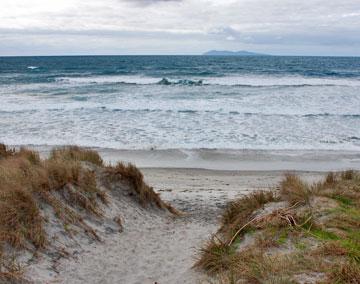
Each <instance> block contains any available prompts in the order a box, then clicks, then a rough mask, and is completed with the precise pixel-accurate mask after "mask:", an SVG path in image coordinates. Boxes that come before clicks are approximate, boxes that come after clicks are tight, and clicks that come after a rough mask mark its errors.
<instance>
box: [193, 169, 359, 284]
mask: <svg viewBox="0 0 360 284" xmlns="http://www.w3.org/2000/svg"><path fill="white" fill-rule="evenodd" d="M274 204H275V205H276V204H278V205H279V204H281V205H282V206H281V207H280V208H279V206H277V207H276V206H274ZM265 208H266V209H265ZM245 239H247V243H244V242H245ZM249 239H250V241H249ZM195 267H197V268H200V269H203V270H205V271H206V272H207V273H209V274H210V275H211V276H212V277H213V278H214V279H215V280H214V281H212V282H211V283H300V282H304V281H305V282H306V283H360V173H358V172H355V171H346V172H342V173H329V174H328V175H327V176H326V178H325V179H324V180H323V181H321V182H319V183H314V184H308V183H306V182H304V181H303V180H301V179H300V178H299V177H297V176H295V175H286V176H285V178H284V179H283V181H282V182H281V183H280V184H279V192H278V193H277V195H274V194H273V193H269V192H256V193H254V194H251V195H249V196H247V197H243V198H240V199H238V200H235V201H233V202H231V203H230V204H229V205H228V206H227V208H226V209H225V211H224V214H223V218H222V224H221V227H220V229H219V231H218V233H217V234H216V235H215V236H213V237H212V238H211V239H210V240H209V241H208V242H207V243H206V244H205V245H204V246H203V248H202V249H201V250H200V252H199V259H198V261H197V262H196V264H195Z"/></svg>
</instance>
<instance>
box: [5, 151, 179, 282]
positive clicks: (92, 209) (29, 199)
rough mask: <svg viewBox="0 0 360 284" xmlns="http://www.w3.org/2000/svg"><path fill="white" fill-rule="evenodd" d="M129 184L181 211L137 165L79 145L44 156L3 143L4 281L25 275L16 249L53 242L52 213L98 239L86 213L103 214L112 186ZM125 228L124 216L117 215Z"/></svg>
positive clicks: (148, 200)
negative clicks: (107, 161) (106, 159)
mask: <svg viewBox="0 0 360 284" xmlns="http://www.w3.org/2000/svg"><path fill="white" fill-rule="evenodd" d="M125 189H126V190H130V192H131V194H130V195H131V197H132V199H133V200H134V202H137V203H139V205H141V206H142V207H154V208H159V209H163V210H167V211H170V212H171V213H174V214H177V213H178V212H177V211H176V210H175V209H174V208H173V207H171V206H170V205H168V204H166V203H165V202H163V201H162V200H161V199H160V197H159V195H158V194H157V193H155V192H154V190H153V188H152V187H150V186H148V185H147V184H146V183H145V182H144V179H143V175H142V173H141V172H140V171H139V170H138V169H137V168H136V167H135V166H133V165H131V164H129V165H125V164H123V163H118V164H117V165H115V166H110V165H105V164H104V162H103V160H102V159H101V157H100V156H99V154H98V153H97V152H95V151H91V150H86V149H81V148H79V147H65V148H59V149H54V150H53V151H52V152H51V154H50V156H49V157H48V158H46V159H41V158H40V156H39V154H38V153H36V152H34V151H30V150H28V149H25V148H22V149H20V150H14V149H10V148H8V147H6V146H5V145H3V144H0V282H2V281H13V282H16V281H20V282H21V281H24V280H23V279H22V274H23V268H22V267H21V266H19V265H18V264H17V261H16V253H17V252H19V251H27V252H31V253H33V254H34V255H36V254H37V253H38V252H41V251H42V252H43V251H46V250H47V249H48V248H49V247H50V246H51V245H52V240H49V238H48V234H47V230H46V227H47V226H48V225H49V224H50V221H49V220H51V217H52V216H54V218H55V219H56V222H58V223H60V224H61V226H62V227H63V229H64V231H65V232H66V233H67V234H68V235H69V237H71V236H73V235H74V234H76V233H79V232H81V233H83V234H85V235H87V236H88V237H89V238H91V239H93V240H95V241H100V237H99V235H98V233H97V232H96V230H95V229H94V228H93V227H92V226H91V225H89V223H88V222H86V221H85V219H86V218H87V217H91V218H96V219H99V220H101V218H102V217H103V214H104V208H105V207H106V206H107V205H108V204H109V203H111V201H112V200H111V199H110V197H109V196H111V195H112V194H113V193H114V191H122V190H125ZM115 221H116V222H117V223H118V225H119V228H121V226H122V224H121V218H118V219H116V220H115Z"/></svg>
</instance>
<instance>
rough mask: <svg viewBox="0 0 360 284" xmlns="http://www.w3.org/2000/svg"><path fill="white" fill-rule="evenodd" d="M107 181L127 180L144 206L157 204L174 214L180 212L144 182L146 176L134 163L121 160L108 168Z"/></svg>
mask: <svg viewBox="0 0 360 284" xmlns="http://www.w3.org/2000/svg"><path fill="white" fill-rule="evenodd" d="M105 176H106V179H107V181H125V182H127V183H128V184H129V185H130V188H131V189H133V190H134V193H135V194H136V196H137V197H138V199H139V202H140V204H141V205H142V206H144V207H146V206H148V205H152V204H154V205H156V206H157V207H158V208H161V209H167V210H168V211H170V212H171V213H173V214H176V215H178V214H180V213H179V212H178V211H177V210H176V209H175V208H173V207H172V206H170V205H169V204H167V203H165V202H164V201H162V200H161V198H160V196H159V194H158V193H156V192H155V191H154V189H153V188H152V187H151V186H149V185H147V184H146V183H145V182H144V176H143V174H142V173H141V172H140V170H139V169H138V168H137V167H135V166H134V165H133V164H124V163H121V162H119V163H118V164H117V165H116V166H115V167H107V168H106V175H105Z"/></svg>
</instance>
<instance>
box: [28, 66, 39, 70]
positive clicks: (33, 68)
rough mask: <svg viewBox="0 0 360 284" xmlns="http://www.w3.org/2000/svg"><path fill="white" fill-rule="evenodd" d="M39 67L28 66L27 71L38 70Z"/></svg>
mask: <svg viewBox="0 0 360 284" xmlns="http://www.w3.org/2000/svg"><path fill="white" fill-rule="evenodd" d="M38 68H39V67H38V66H28V67H27V69H30V70H35V69H38Z"/></svg>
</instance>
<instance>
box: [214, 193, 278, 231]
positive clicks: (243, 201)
mask: <svg viewBox="0 0 360 284" xmlns="http://www.w3.org/2000/svg"><path fill="white" fill-rule="evenodd" d="M275 200H276V198H275V196H274V194H273V193H272V192H271V191H268V192H265V191H258V192H254V193H251V194H250V195H247V196H244V197H242V198H240V199H237V200H235V201H232V202H230V203H229V204H228V206H227V207H226V209H225V211H224V213H223V215H222V219H221V224H222V225H221V228H220V232H222V233H225V234H227V236H233V234H234V233H235V232H236V231H237V230H239V229H240V228H242V227H243V226H244V225H245V224H247V223H248V222H249V221H250V219H251V217H253V213H254V212H255V211H256V210H257V209H259V208H261V207H263V206H264V204H266V203H268V202H272V201H275Z"/></svg>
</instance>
